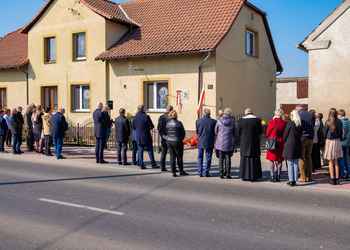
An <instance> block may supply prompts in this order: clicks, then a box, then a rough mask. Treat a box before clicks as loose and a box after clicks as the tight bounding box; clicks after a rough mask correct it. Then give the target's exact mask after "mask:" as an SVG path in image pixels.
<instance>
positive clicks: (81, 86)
mask: <svg viewBox="0 0 350 250" xmlns="http://www.w3.org/2000/svg"><path fill="white" fill-rule="evenodd" d="M86 86H87V87H89V91H90V100H89V102H90V103H91V88H90V85H89V84H76V85H72V87H73V93H72V94H73V111H74V112H90V110H91V105H90V109H83V108H81V109H75V91H76V89H77V87H79V95H80V103H79V105H80V107H83V99H84V98H83V87H86Z"/></svg>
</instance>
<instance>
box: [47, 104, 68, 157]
mask: <svg viewBox="0 0 350 250" xmlns="http://www.w3.org/2000/svg"><path fill="white" fill-rule="evenodd" d="M65 112H66V110H65V109H64V108H60V109H59V110H58V112H57V113H56V114H54V115H53V116H52V129H51V137H52V138H53V140H54V143H55V151H56V157H57V160H59V159H66V157H64V156H62V147H63V138H64V136H65V132H66V131H67V130H68V123H67V121H66V118H65V117H64V113H65Z"/></svg>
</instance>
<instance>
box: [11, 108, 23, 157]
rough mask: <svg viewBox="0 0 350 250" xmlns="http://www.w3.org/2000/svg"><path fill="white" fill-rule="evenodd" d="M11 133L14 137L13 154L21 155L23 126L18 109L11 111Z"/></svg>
mask: <svg viewBox="0 0 350 250" xmlns="http://www.w3.org/2000/svg"><path fill="white" fill-rule="evenodd" d="M10 125H11V132H12V135H13V144H12V152H13V154H14V155H15V154H21V153H23V151H21V144H22V128H23V124H22V123H21V121H20V119H19V116H18V111H17V109H12V110H11V118H10Z"/></svg>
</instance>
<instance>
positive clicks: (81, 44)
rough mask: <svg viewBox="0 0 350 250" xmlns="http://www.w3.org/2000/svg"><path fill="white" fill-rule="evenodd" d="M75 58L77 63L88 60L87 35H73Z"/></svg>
mask: <svg viewBox="0 0 350 250" xmlns="http://www.w3.org/2000/svg"><path fill="white" fill-rule="evenodd" d="M73 58H74V60H75V61H79V60H86V33H85V32H83V33H76V34H73Z"/></svg>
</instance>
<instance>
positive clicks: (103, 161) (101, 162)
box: [100, 160, 108, 164]
mask: <svg viewBox="0 0 350 250" xmlns="http://www.w3.org/2000/svg"><path fill="white" fill-rule="evenodd" d="M106 163H108V161H105V160H102V161H100V164H106Z"/></svg>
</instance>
